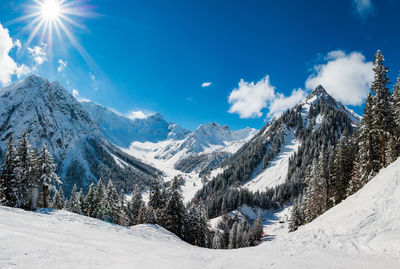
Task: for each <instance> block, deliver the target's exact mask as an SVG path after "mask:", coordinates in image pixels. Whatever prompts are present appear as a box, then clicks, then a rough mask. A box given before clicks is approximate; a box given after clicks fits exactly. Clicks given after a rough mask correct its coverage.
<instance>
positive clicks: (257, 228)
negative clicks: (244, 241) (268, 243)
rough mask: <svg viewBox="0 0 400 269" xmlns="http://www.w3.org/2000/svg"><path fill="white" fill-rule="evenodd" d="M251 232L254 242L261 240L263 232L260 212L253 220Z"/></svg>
mask: <svg viewBox="0 0 400 269" xmlns="http://www.w3.org/2000/svg"><path fill="white" fill-rule="evenodd" d="M251 233H252V236H253V238H254V241H255V243H256V244H258V243H259V242H261V239H262V235H263V233H264V232H263V225H262V218H261V214H258V216H257V219H256V220H255V221H254V224H253V229H252V231H251Z"/></svg>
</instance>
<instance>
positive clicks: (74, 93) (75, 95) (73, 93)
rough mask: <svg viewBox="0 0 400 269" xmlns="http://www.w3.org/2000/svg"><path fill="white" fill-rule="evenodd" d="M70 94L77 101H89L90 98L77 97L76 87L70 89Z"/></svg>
mask: <svg viewBox="0 0 400 269" xmlns="http://www.w3.org/2000/svg"><path fill="white" fill-rule="evenodd" d="M72 96H73V97H75V99H76V100H78V102H91V101H92V100H90V99H87V98H84V97H79V91H78V90H77V89H72Z"/></svg>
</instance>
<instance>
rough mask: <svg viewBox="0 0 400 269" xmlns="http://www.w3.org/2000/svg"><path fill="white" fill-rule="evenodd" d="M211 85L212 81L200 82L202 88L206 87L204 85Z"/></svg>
mask: <svg viewBox="0 0 400 269" xmlns="http://www.w3.org/2000/svg"><path fill="white" fill-rule="evenodd" d="M211 85H212V82H203V83H202V84H201V87H202V88H206V87H210V86H211Z"/></svg>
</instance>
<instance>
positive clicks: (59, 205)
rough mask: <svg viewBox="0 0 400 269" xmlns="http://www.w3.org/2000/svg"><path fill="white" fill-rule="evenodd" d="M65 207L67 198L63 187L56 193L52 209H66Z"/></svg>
mask: <svg viewBox="0 0 400 269" xmlns="http://www.w3.org/2000/svg"><path fill="white" fill-rule="evenodd" d="M64 207H65V196H64V191H63V189H62V187H61V186H60V188H59V189H58V191H57V192H55V194H54V196H53V203H52V208H53V209H64Z"/></svg>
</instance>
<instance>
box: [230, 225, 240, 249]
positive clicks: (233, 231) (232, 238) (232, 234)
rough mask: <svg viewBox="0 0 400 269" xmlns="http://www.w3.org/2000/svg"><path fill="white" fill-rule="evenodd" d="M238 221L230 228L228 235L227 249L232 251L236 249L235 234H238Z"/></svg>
mask: <svg viewBox="0 0 400 269" xmlns="http://www.w3.org/2000/svg"><path fill="white" fill-rule="evenodd" d="M238 226H239V224H238V221H235V223H234V224H233V226H232V229H231V232H230V233H229V245H228V248H229V249H234V248H237V241H236V240H237V233H238Z"/></svg>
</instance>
